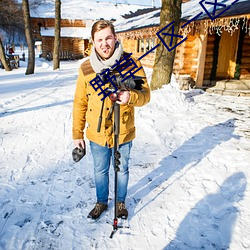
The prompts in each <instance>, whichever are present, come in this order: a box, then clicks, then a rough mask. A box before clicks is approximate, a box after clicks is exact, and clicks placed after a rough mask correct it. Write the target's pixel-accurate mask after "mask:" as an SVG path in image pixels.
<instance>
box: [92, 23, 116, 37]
mask: <svg viewBox="0 0 250 250" xmlns="http://www.w3.org/2000/svg"><path fill="white" fill-rule="evenodd" d="M108 27H109V28H110V29H111V31H112V33H113V34H114V36H115V28H114V25H113V24H112V23H111V22H110V21H107V20H99V21H97V22H95V23H94V24H93V26H92V30H91V38H92V40H94V35H95V33H96V32H98V31H100V30H103V29H106V28H108Z"/></svg>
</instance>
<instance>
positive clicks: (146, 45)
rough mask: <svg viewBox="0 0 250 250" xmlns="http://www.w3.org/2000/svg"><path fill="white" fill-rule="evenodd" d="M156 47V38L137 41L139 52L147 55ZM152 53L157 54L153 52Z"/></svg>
mask: <svg viewBox="0 0 250 250" xmlns="http://www.w3.org/2000/svg"><path fill="white" fill-rule="evenodd" d="M154 46H155V38H142V39H138V40H137V52H138V53H146V52H148V51H149V50H151V49H152V48H153V47H154ZM150 53H155V50H152V51H151V52H150Z"/></svg>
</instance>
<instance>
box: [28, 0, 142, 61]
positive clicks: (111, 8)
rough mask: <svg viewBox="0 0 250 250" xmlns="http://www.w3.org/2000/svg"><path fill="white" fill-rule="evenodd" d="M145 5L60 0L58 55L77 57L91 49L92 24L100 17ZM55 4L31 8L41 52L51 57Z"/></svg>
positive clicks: (116, 14)
mask: <svg viewBox="0 0 250 250" xmlns="http://www.w3.org/2000/svg"><path fill="white" fill-rule="evenodd" d="M139 8H145V6H138V5H130V4H113V3H107V2H99V3H98V2H95V1H84V2H83V1H82V0H71V1H68V0H62V5H61V18H62V20H61V44H60V58H61V59H69V58H75V59H79V58H82V57H84V56H86V55H89V53H90V45H91V44H90V42H91V34H90V33H91V27H92V24H93V22H95V21H96V20H99V19H108V20H111V21H115V20H116V19H118V18H121V15H124V14H128V13H130V12H132V11H136V10H138V9H139ZM54 9H55V6H54V4H53V3H52V2H47V3H45V4H42V5H40V6H39V7H38V8H37V9H34V10H32V11H31V21H32V27H33V28H32V29H33V37H34V40H35V41H36V42H37V41H40V42H42V44H41V51H42V54H41V56H42V57H43V58H48V59H49V58H50V59H51V57H52V52H53V46H54V24H55V18H54V16H55V13H54Z"/></svg>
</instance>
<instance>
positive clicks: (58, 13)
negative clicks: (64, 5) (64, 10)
mask: <svg viewBox="0 0 250 250" xmlns="http://www.w3.org/2000/svg"><path fill="white" fill-rule="evenodd" d="M60 33H61V0H55V40H54V49H53V69H54V70H55V69H58V68H60V58H59V48H60V37H61V36H60Z"/></svg>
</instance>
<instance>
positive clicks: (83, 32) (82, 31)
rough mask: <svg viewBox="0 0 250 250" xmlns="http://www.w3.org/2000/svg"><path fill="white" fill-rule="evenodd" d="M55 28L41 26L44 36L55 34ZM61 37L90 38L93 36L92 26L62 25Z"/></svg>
mask: <svg viewBox="0 0 250 250" xmlns="http://www.w3.org/2000/svg"><path fill="white" fill-rule="evenodd" d="M54 32H55V29H54V28H46V29H44V28H41V35H42V36H54ZM61 37H78V38H82V39H89V38H90V37H91V28H83V27H62V28H61Z"/></svg>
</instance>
